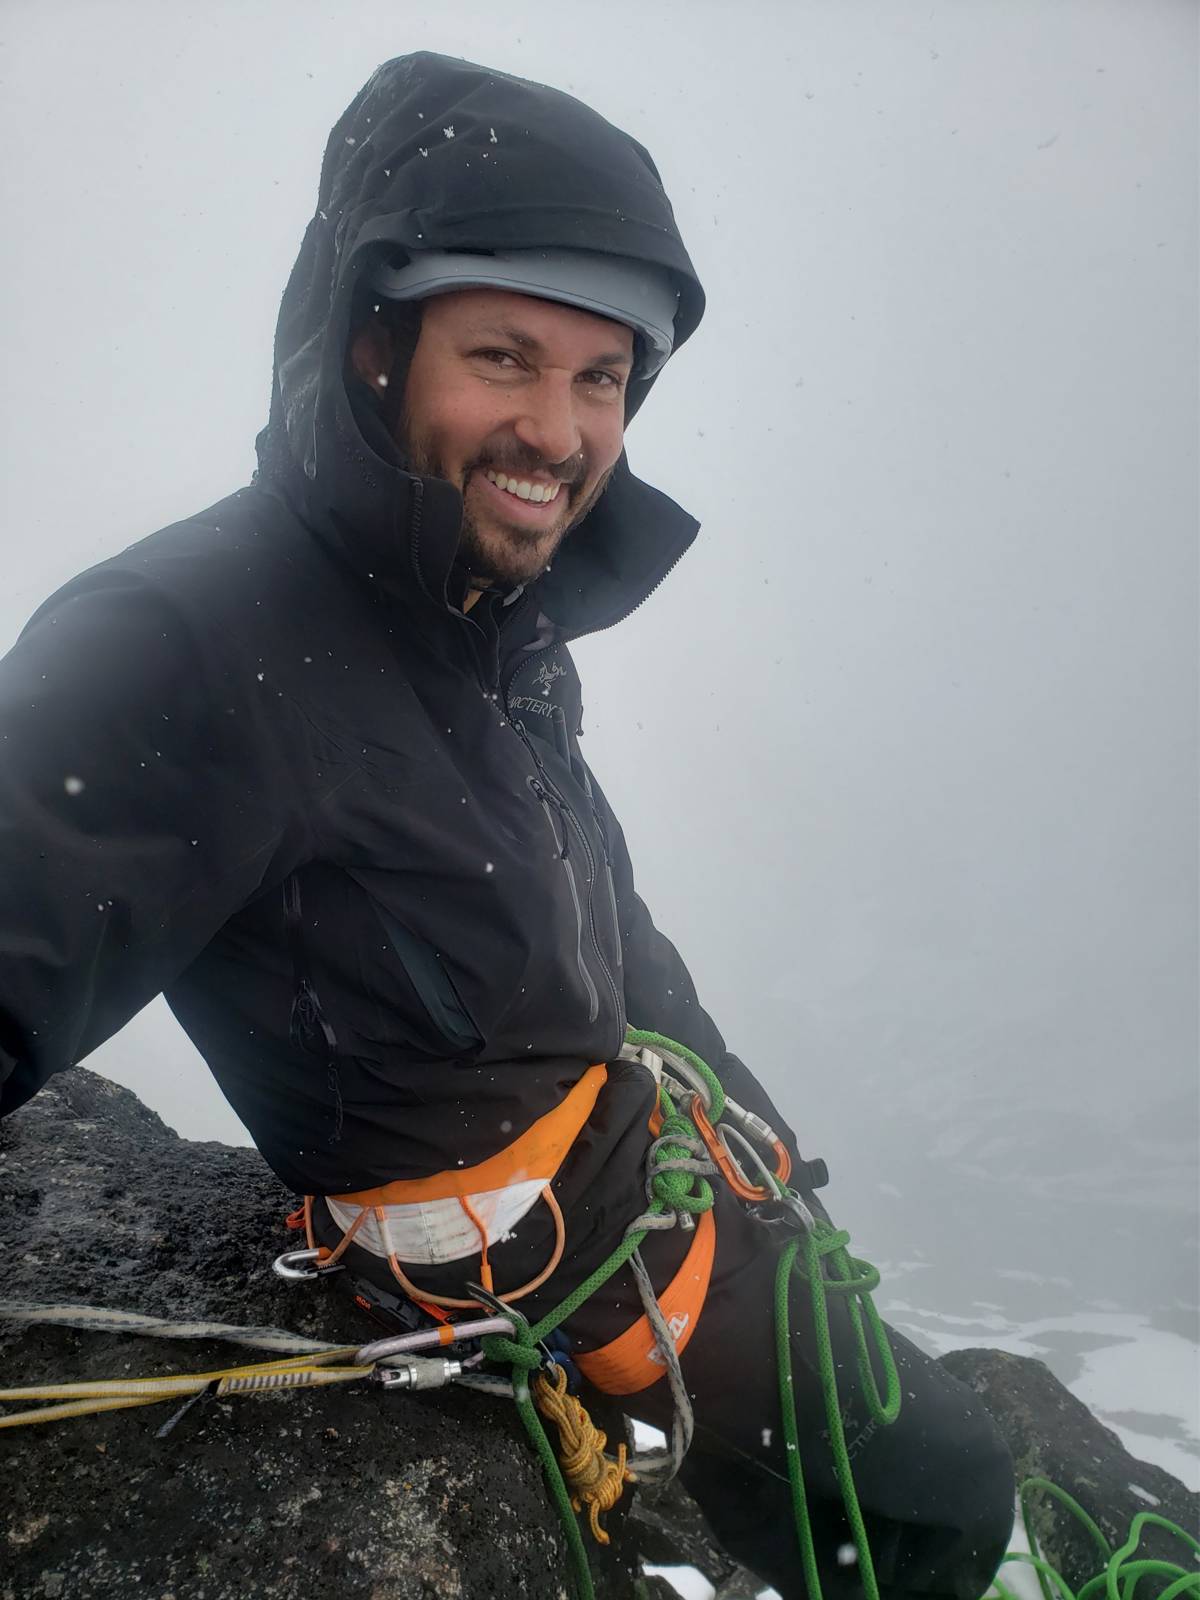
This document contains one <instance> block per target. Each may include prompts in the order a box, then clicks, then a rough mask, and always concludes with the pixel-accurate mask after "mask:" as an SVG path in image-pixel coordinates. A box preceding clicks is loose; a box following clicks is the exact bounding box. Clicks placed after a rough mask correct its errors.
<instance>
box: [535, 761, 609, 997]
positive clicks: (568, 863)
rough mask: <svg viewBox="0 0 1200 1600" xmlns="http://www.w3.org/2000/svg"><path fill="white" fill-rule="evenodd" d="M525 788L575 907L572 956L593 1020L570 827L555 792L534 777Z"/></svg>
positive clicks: (593, 990) (593, 989)
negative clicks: (538, 805) (539, 809)
mask: <svg viewBox="0 0 1200 1600" xmlns="http://www.w3.org/2000/svg"><path fill="white" fill-rule="evenodd" d="M528 782H529V787H530V789H531V790H532V791H533V793H534V794H535V795H536V796H537V798H538V800H539V801H540V802H541V807H542V810H543V811H544V812H545V814H546V823H547V826H548V827H549V829H550V836H551V838H552V839H553V840H554V851H555V854H556V855H557V856H558V859H559V860H560V861H561V862H562V865H563V871H564V872H565V873H566V876H567V887H568V889H569V890H570V892H571V903H572V905H573V906H574V907H575V959H576V961H577V962H578V964H579V976H580V977H581V978H582V979H583V986H584V988H585V989H586V990H587V997H588V1021H589V1022H595V1020H596V1018H597V1017H598V1016H599V1015H600V996H599V994H598V993H597V992H596V985H595V983H594V982H593V981H592V975H591V973H590V972H589V971H588V969H587V962H586V961H585V959H584V955H583V902H582V901H581V900H580V898H579V883H578V880H577V879H576V877H575V866H574V863H573V862H572V860H571V851H570V837H571V828H570V823H569V822H568V821H567V818H566V815H565V808H564V807H563V805H562V802H561V801H560V800H559V799H558V797H557V796H556V795H552V794H551V793H550V791H549V790H548V789H546V788H545V787H544V786H543V785H542V784H541V783H539V782H538V780H537V779H536V778H530V779H529V780H528ZM551 806H554V808H555V809H556V810H557V811H558V813H559V819H560V821H561V823H562V838H561V840H560V839H559V837H558V829H557V828H556V827H555V826H554V812H553V811H552V810H551V809H550V808H551Z"/></svg>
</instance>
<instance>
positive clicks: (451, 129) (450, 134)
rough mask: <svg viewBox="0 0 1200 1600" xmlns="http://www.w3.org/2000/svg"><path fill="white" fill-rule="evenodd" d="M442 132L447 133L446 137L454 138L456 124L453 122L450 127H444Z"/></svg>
mask: <svg viewBox="0 0 1200 1600" xmlns="http://www.w3.org/2000/svg"><path fill="white" fill-rule="evenodd" d="M442 133H443V134H444V135H445V137H446V138H447V139H453V137H454V124H453V123H451V124H450V126H449V127H448V128H443V129H442Z"/></svg>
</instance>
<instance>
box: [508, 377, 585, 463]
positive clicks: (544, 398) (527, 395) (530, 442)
mask: <svg viewBox="0 0 1200 1600" xmlns="http://www.w3.org/2000/svg"><path fill="white" fill-rule="evenodd" d="M574 402H575V397H574V392H573V388H572V383H571V376H570V374H569V373H565V372H564V373H558V372H543V373H542V374H541V376H540V377H539V379H538V381H537V383H534V384H530V385H529V387H528V388H527V389H526V390H525V391H524V392H523V394H522V397H521V413H520V415H519V416H518V417H517V418H516V420H515V421H514V423H513V431H514V432H515V434H516V436H517V438H518V439H520V441H521V443H522V444H523V445H526V446H527V447H528V448H529V449H530V450H536V451H537V453H538V455H540V456H541V458H542V460H543V461H546V462H548V463H549V464H551V465H557V464H558V463H559V462H561V461H566V460H568V459H569V458H570V457H571V456H574V455H578V454H579V450H580V447H581V446H582V444H583V436H582V434H581V433H580V430H579V422H578V419H577V417H576V415H575V403H574Z"/></svg>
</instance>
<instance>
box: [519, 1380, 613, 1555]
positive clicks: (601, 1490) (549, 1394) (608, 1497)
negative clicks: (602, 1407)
mask: <svg viewBox="0 0 1200 1600" xmlns="http://www.w3.org/2000/svg"><path fill="white" fill-rule="evenodd" d="M550 1372H551V1373H552V1374H553V1377H550V1376H549V1375H548V1374H547V1373H546V1372H544V1371H543V1372H540V1373H539V1374H538V1376H537V1377H536V1378H535V1379H534V1381H533V1401H534V1404H535V1405H536V1406H537V1408H538V1410H539V1411H540V1412H541V1413H542V1415H543V1416H544V1417H546V1418H548V1419H549V1420H550V1421H551V1422H553V1423H554V1425H555V1426H556V1427H557V1429H558V1436H559V1446H558V1459H559V1463H560V1465H561V1466H562V1470H563V1476H564V1478H566V1480H567V1484H568V1487H569V1488H570V1491H571V1505H572V1506H573V1507H574V1509H575V1510H576V1511H582V1510H583V1509H584V1507H585V1506H586V1507H587V1513H588V1526H589V1527H590V1528H591V1530H592V1537H593V1538H594V1539H595V1540H596V1542H597V1544H607V1543H608V1534H607V1533H606V1532H605V1531H604V1529H603V1528H602V1527H601V1526H600V1517H601V1515H602V1514H603V1513H604V1512H605V1511H611V1510H612V1508H613V1507H614V1506H615V1505H616V1503H617V1501H618V1500H620V1498H621V1494H622V1492H623V1490H624V1488H625V1485H626V1483H627V1482H631V1481H632V1478H633V1474H632V1473H631V1472H630V1470H629V1468H628V1467H627V1466H626V1465H625V1461H626V1456H627V1454H628V1452H627V1449H626V1447H625V1445H623V1444H622V1445H618V1446H617V1455H616V1459H615V1460H614V1459H613V1458H612V1457H611V1456H606V1455H605V1453H604V1447H605V1445H606V1444H607V1443H608V1437H607V1435H606V1434H604V1433H602V1432H601V1431H600V1429H599V1428H597V1427H596V1425H595V1423H594V1422H593V1421H592V1419H591V1417H589V1416H588V1414H587V1411H586V1410H585V1409H584V1407H583V1405H582V1403H581V1402H580V1401H579V1400H577V1399H576V1398H575V1396H574V1395H572V1394H568V1393H567V1375H566V1373H565V1372H564V1371H563V1369H562V1367H560V1366H559V1365H558V1364H557V1363H555V1365H554V1366H552V1367H551V1368H550Z"/></svg>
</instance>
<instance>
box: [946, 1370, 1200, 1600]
mask: <svg viewBox="0 0 1200 1600" xmlns="http://www.w3.org/2000/svg"><path fill="white" fill-rule="evenodd" d="M941 1363H942V1365H943V1366H944V1367H945V1368H946V1369H947V1371H949V1372H952V1373H953V1374H954V1376H955V1377H956V1378H958V1379H959V1380H960V1381H961V1382H963V1383H965V1384H967V1385H969V1386H970V1387H971V1388H972V1389H974V1390H975V1392H976V1393H977V1394H978V1395H979V1397H980V1399H981V1400H982V1401H983V1404H984V1405H985V1406H986V1407H987V1409H988V1411H989V1412H990V1413H991V1415H992V1416H993V1417H994V1418H995V1419H996V1422H997V1423H998V1424H999V1427H1000V1431H1001V1432H1002V1433H1003V1435H1004V1437H1005V1440H1006V1442H1007V1444H1008V1447H1009V1449H1010V1450H1011V1451H1012V1455H1013V1461H1014V1463H1015V1464H1016V1469H1017V1482H1018V1483H1022V1482H1024V1480H1025V1479H1026V1478H1049V1479H1050V1481H1051V1482H1052V1483H1055V1484H1057V1485H1058V1486H1059V1488H1061V1489H1065V1490H1066V1492H1067V1493H1068V1494H1069V1495H1070V1496H1071V1497H1072V1498H1073V1499H1075V1500H1077V1501H1078V1502H1079V1504H1080V1505H1081V1506H1082V1507H1083V1509H1084V1510H1085V1511H1086V1512H1087V1513H1088V1515H1089V1516H1090V1517H1091V1518H1092V1519H1093V1520H1094V1521H1095V1522H1096V1524H1097V1526H1098V1527H1099V1528H1100V1531H1101V1532H1102V1533H1103V1534H1104V1537H1105V1538H1106V1539H1107V1540H1108V1543H1109V1546H1110V1547H1111V1548H1112V1549H1113V1550H1116V1549H1119V1548H1120V1546H1121V1545H1123V1544H1124V1543H1125V1541H1126V1540H1127V1538H1128V1537H1129V1533H1130V1529H1131V1527H1132V1524H1133V1519H1134V1518H1135V1517H1136V1516H1137V1515H1138V1513H1139V1512H1153V1513H1154V1514H1155V1515H1157V1516H1161V1517H1165V1518H1166V1519H1167V1520H1168V1521H1170V1522H1174V1523H1176V1524H1177V1525H1178V1526H1179V1527H1181V1528H1184V1529H1186V1531H1187V1532H1188V1533H1190V1534H1191V1535H1192V1537H1193V1538H1196V1537H1200V1495H1197V1494H1194V1493H1193V1492H1192V1491H1191V1490H1189V1489H1187V1488H1185V1487H1184V1485H1183V1484H1181V1483H1180V1482H1179V1480H1178V1478H1174V1477H1172V1476H1171V1474H1170V1473H1169V1472H1164V1471H1163V1469H1162V1468H1161V1467H1156V1466H1153V1465H1152V1464H1151V1463H1150V1462H1148V1461H1139V1460H1138V1459H1137V1458H1136V1457H1135V1456H1131V1455H1130V1454H1129V1452H1128V1450H1126V1448H1125V1446H1124V1445H1123V1444H1122V1443H1121V1441H1120V1439H1119V1438H1118V1437H1117V1435H1116V1434H1115V1433H1114V1432H1113V1431H1112V1429H1111V1428H1106V1427H1105V1426H1104V1424H1103V1423H1101V1422H1098V1421H1097V1420H1096V1418H1095V1417H1094V1416H1093V1415H1092V1413H1091V1412H1090V1411H1089V1410H1088V1408H1087V1407H1086V1406H1085V1405H1084V1404H1083V1402H1082V1401H1081V1400H1077V1399H1076V1398H1075V1396H1074V1395H1073V1394H1072V1393H1071V1391H1070V1390H1069V1389H1067V1388H1064V1386H1063V1385H1062V1384H1061V1383H1059V1381H1058V1379H1057V1378H1056V1377H1054V1375H1053V1374H1052V1373H1051V1372H1050V1371H1049V1369H1048V1368H1047V1367H1045V1366H1044V1365H1043V1364H1042V1362H1040V1361H1035V1360H1033V1359H1032V1358H1031V1357H1029V1356H1014V1355H1008V1354H1006V1353H1004V1352H1003V1351H1000V1350H955V1351H953V1352H951V1353H950V1354H949V1355H945V1356H943V1357H942V1358H941ZM1029 1507H1030V1512H1031V1518H1030V1520H1031V1525H1032V1527H1033V1531H1034V1534H1035V1537H1036V1539H1037V1543H1038V1546H1039V1548H1040V1550H1041V1553H1042V1555H1043V1556H1044V1557H1045V1558H1046V1560H1047V1561H1049V1562H1050V1564H1051V1565H1052V1566H1054V1567H1055V1568H1057V1570H1058V1571H1059V1572H1060V1573H1061V1574H1062V1576H1063V1577H1064V1578H1065V1579H1066V1581H1067V1583H1068V1584H1069V1586H1070V1587H1071V1589H1072V1590H1078V1589H1079V1588H1080V1587H1081V1585H1082V1584H1083V1583H1084V1582H1085V1581H1086V1580H1087V1579H1088V1578H1091V1577H1094V1576H1095V1575H1096V1574H1097V1573H1098V1572H1100V1571H1102V1570H1103V1566H1104V1562H1103V1558H1102V1556H1101V1554H1100V1552H1099V1550H1098V1548H1097V1546H1096V1545H1095V1543H1094V1542H1093V1540H1092V1539H1091V1537H1090V1536H1089V1534H1088V1532H1087V1530H1086V1529H1085V1528H1084V1527H1083V1525H1082V1524H1081V1523H1080V1522H1079V1520H1078V1519H1077V1518H1076V1517H1074V1516H1073V1515H1072V1514H1071V1513H1070V1512H1069V1511H1068V1510H1067V1509H1066V1508H1065V1507H1063V1506H1062V1505H1061V1503H1060V1502H1058V1501H1057V1500H1055V1499H1054V1498H1052V1497H1051V1496H1049V1495H1046V1494H1044V1493H1039V1494H1037V1495H1036V1496H1032V1497H1031V1498H1030V1500H1029ZM1138 1554H1139V1556H1149V1557H1151V1558H1157V1559H1159V1560H1162V1561H1169V1562H1172V1563H1174V1564H1175V1565H1176V1566H1184V1567H1187V1566H1189V1565H1194V1561H1193V1560H1192V1558H1190V1557H1189V1553H1188V1550H1187V1547H1186V1546H1185V1545H1184V1544H1183V1543H1182V1542H1181V1541H1180V1540H1178V1539H1175V1538H1174V1537H1172V1536H1171V1535H1170V1534H1169V1533H1167V1532H1166V1530H1165V1529H1161V1528H1157V1527H1154V1526H1153V1525H1150V1526H1147V1527H1145V1529H1144V1531H1143V1537H1142V1541H1141V1544H1140V1546H1139V1550H1138ZM1164 1587H1166V1580H1163V1581H1160V1580H1158V1579H1156V1578H1154V1577H1153V1576H1150V1577H1147V1578H1146V1579H1145V1580H1144V1581H1143V1583H1142V1584H1139V1586H1138V1594H1139V1595H1142V1594H1147V1595H1152V1594H1158V1593H1160V1592H1161V1591H1162V1589H1163V1588H1164Z"/></svg>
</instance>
